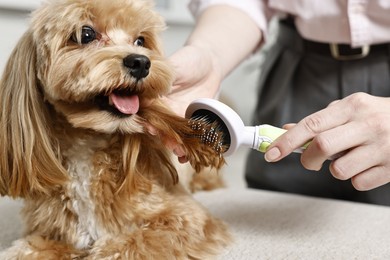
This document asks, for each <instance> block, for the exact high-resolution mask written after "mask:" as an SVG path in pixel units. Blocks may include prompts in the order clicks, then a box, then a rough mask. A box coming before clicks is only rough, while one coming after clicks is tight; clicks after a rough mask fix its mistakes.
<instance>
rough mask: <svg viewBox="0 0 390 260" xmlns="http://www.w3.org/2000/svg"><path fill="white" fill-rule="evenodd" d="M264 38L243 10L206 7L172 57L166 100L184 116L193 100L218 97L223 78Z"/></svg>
mask: <svg viewBox="0 0 390 260" xmlns="http://www.w3.org/2000/svg"><path fill="white" fill-rule="evenodd" d="M261 39H262V36H261V30H260V29H259V27H258V26H257V24H256V23H255V22H254V21H253V20H252V19H251V18H250V17H249V16H248V15H247V14H246V13H244V12H243V11H241V10H239V9H237V8H234V7H231V6H228V5H215V6H210V7H208V8H207V9H205V10H204V12H202V14H201V15H200V16H199V17H198V19H197V22H196V25H195V28H194V30H193V32H192V33H191V35H190V36H189V38H188V40H187V42H186V44H185V46H183V48H181V49H179V50H178V51H177V52H176V53H174V54H173V55H172V56H171V57H170V58H169V60H170V62H171V64H172V66H173V68H174V70H175V74H176V79H175V81H174V84H173V88H172V92H171V93H170V94H169V95H168V96H167V97H166V98H165V99H166V100H165V101H166V103H167V104H168V105H169V106H170V107H171V108H173V110H174V111H175V112H176V113H178V114H179V115H182V116H183V115H184V112H185V109H186V108H187V106H188V105H189V103H190V102H191V101H192V100H194V99H196V98H200V97H209V98H214V97H216V96H217V94H218V92H219V86H220V84H221V81H222V80H223V79H224V78H225V77H226V76H227V75H228V74H229V73H230V72H231V71H232V70H233V69H234V68H235V67H236V66H237V65H238V64H239V63H241V62H242V61H243V60H244V59H245V58H246V57H247V56H248V55H249V54H250V53H252V52H253V51H254V50H255V49H256V47H258V46H259V44H260V42H261Z"/></svg>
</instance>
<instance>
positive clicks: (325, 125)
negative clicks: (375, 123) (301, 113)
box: [266, 100, 351, 161]
mask: <svg viewBox="0 0 390 260" xmlns="http://www.w3.org/2000/svg"><path fill="white" fill-rule="evenodd" d="M343 103H344V100H341V101H339V102H337V103H335V104H334V105H332V106H329V107H327V108H325V109H323V110H320V111H319V112H316V113H314V114H312V115H310V116H307V117H306V118H304V119H303V120H301V121H300V122H299V123H298V124H296V125H295V126H294V127H292V128H291V129H290V130H288V131H287V132H286V133H285V134H283V135H282V136H280V137H279V138H278V139H276V140H275V141H274V142H273V143H272V144H271V145H270V147H269V151H271V150H273V149H272V148H274V147H276V148H277V149H278V150H279V156H278V157H277V158H271V157H272V156H269V157H268V156H267V153H268V151H267V153H266V157H268V158H267V159H268V160H270V161H277V160H280V159H282V158H283V157H285V156H287V155H288V154H290V153H291V152H293V151H294V150H295V149H297V148H298V147H300V146H302V145H304V144H305V143H306V142H308V141H309V140H311V139H312V138H313V137H314V136H316V135H318V134H319V133H322V132H324V131H326V130H329V129H332V128H334V127H337V126H339V125H343V124H345V123H346V122H348V121H349V119H350V117H351V116H350V115H351V109H350V108H349V106H345V107H343ZM276 154H278V153H275V151H272V155H276ZM271 159H272V160H271Z"/></svg>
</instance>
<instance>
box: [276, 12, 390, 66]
mask: <svg viewBox="0 0 390 260" xmlns="http://www.w3.org/2000/svg"><path fill="white" fill-rule="evenodd" d="M281 23H282V24H284V25H287V26H288V27H290V28H293V29H294V30H296V27H295V23H294V18H292V17H289V18H287V19H283V20H281ZM302 40H303V47H304V50H305V51H306V52H312V53H317V54H321V55H325V56H331V57H333V58H334V59H336V60H357V59H363V58H365V57H367V56H369V55H370V54H372V53H376V52H383V53H388V52H389V51H390V43H383V44H373V45H365V46H362V47H358V48H353V47H351V45H349V44H337V43H321V42H315V41H311V40H307V39H302Z"/></svg>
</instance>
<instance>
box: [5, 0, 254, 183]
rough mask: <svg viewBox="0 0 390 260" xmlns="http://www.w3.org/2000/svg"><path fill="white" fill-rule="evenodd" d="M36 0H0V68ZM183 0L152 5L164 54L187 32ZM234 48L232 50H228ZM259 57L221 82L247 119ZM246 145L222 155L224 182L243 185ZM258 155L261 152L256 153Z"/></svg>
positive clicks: (223, 96)
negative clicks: (161, 28)
mask: <svg viewBox="0 0 390 260" xmlns="http://www.w3.org/2000/svg"><path fill="white" fill-rule="evenodd" d="M40 2H41V1H40V0H0V30H1V37H0V71H1V72H2V71H3V69H4V66H5V64H6V61H7V59H8V57H9V55H10V53H11V51H12V50H13V48H14V46H15V45H16V43H17V41H18V39H19V38H20V37H21V35H22V34H23V33H24V31H25V30H26V28H27V26H28V24H29V14H30V12H31V11H32V10H34V9H35V8H37V7H38V6H39V5H40ZM187 2H188V1H185V0H155V3H156V9H157V10H158V12H159V13H160V14H161V15H162V16H163V17H164V18H165V20H166V23H167V25H168V28H167V30H166V31H165V32H164V33H163V34H162V38H163V43H164V48H165V52H166V55H170V54H172V53H173V52H174V51H175V50H177V49H178V48H180V47H181V46H182V45H183V44H184V42H185V40H186V39H187V36H188V35H189V33H190V32H191V29H192V26H193V25H194V20H193V18H192V16H191V14H190V13H189V11H188V10H187ZM232 51H234V50H232ZM261 61H262V55H261V53H259V54H256V55H253V56H251V57H250V58H248V60H247V61H245V62H244V63H243V64H241V65H240V66H239V67H238V68H237V69H236V70H235V71H234V72H233V73H232V74H231V75H229V77H228V78H227V79H226V80H225V81H224V82H223V84H222V91H221V100H222V101H223V102H224V103H226V104H228V105H229V106H231V107H232V108H233V109H234V110H235V111H236V112H237V113H238V114H239V115H240V116H241V117H242V119H243V121H244V123H245V124H249V123H250V119H251V115H252V109H253V106H254V105H255V100H256V93H257V92H256V90H255V88H256V82H257V77H258V74H259V67H260V63H261ZM247 152H248V151H247V149H240V150H239V151H238V152H237V153H236V154H234V155H232V156H230V157H228V158H226V159H227V166H226V168H225V169H224V176H225V178H226V182H227V185H228V186H235V187H240V188H243V187H245V183H244V177H243V169H244V163H245V155H246V153H247ZM259 156H262V155H261V154H259Z"/></svg>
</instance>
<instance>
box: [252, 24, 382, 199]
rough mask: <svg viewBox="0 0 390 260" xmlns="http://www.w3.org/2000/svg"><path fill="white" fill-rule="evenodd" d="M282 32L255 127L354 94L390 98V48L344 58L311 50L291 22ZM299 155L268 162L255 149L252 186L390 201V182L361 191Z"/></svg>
mask: <svg viewBox="0 0 390 260" xmlns="http://www.w3.org/2000/svg"><path fill="white" fill-rule="evenodd" d="M278 32H279V34H278V37H277V40H276V42H275V44H273V46H272V47H271V48H270V49H268V50H267V52H266V54H265V55H266V60H265V63H264V64H263V65H262V72H261V75H260V79H259V89H258V91H259V93H258V96H259V97H258V103H257V106H256V109H255V113H254V117H253V124H254V125H259V124H265V123H267V124H271V125H275V126H279V127H280V126H282V125H284V124H286V123H295V122H298V121H300V120H301V119H302V118H304V117H305V116H307V115H309V114H311V113H313V112H316V111H318V110H320V109H323V108H325V107H326V106H327V105H328V104H329V103H330V102H332V101H334V100H337V99H341V98H343V97H345V96H348V95H350V94H352V93H355V92H366V93H369V94H372V95H375V96H384V97H389V96H390V55H389V53H390V47H389V48H387V49H386V48H384V49H383V50H381V51H375V52H372V53H370V54H369V55H368V56H367V57H365V58H362V59H357V60H352V61H340V60H336V59H334V58H333V57H331V56H330V55H326V54H324V53H317V52H315V51H309V50H308V49H307V48H306V47H305V43H304V41H303V39H302V38H301V37H300V35H299V34H298V33H297V31H296V30H295V28H294V27H293V26H289V25H285V24H283V23H280V26H279V30H278ZM367 131H370V129H367ZM299 156H300V155H299V154H291V155H290V156H288V157H287V158H285V159H283V160H282V161H280V162H278V163H267V162H265V161H264V159H263V155H262V154H260V153H259V152H257V151H251V152H250V153H249V155H248V158H247V164H246V170H245V178H246V181H247V184H248V187H250V188H257V189H266V190H273V191H282V192H289V193H296V194H303V195H310V196H316V197H326V198H334V199H342V200H350V201H357V202H365V203H373V204H381V205H390V184H387V185H384V186H381V187H379V188H376V189H373V190H370V191H365V192H361V191H357V190H355V189H354V188H353V186H352V185H351V182H350V180H347V181H340V180H337V179H335V178H334V177H333V176H332V175H331V174H330V172H329V169H328V167H329V162H327V163H325V164H324V165H323V168H322V170H321V171H319V172H312V171H308V170H305V169H304V168H303V166H302V165H301V164H300V159H299ZM369 157H370V155H369V154H367V158H362V160H365V159H369ZM389 174H390V172H389Z"/></svg>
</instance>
